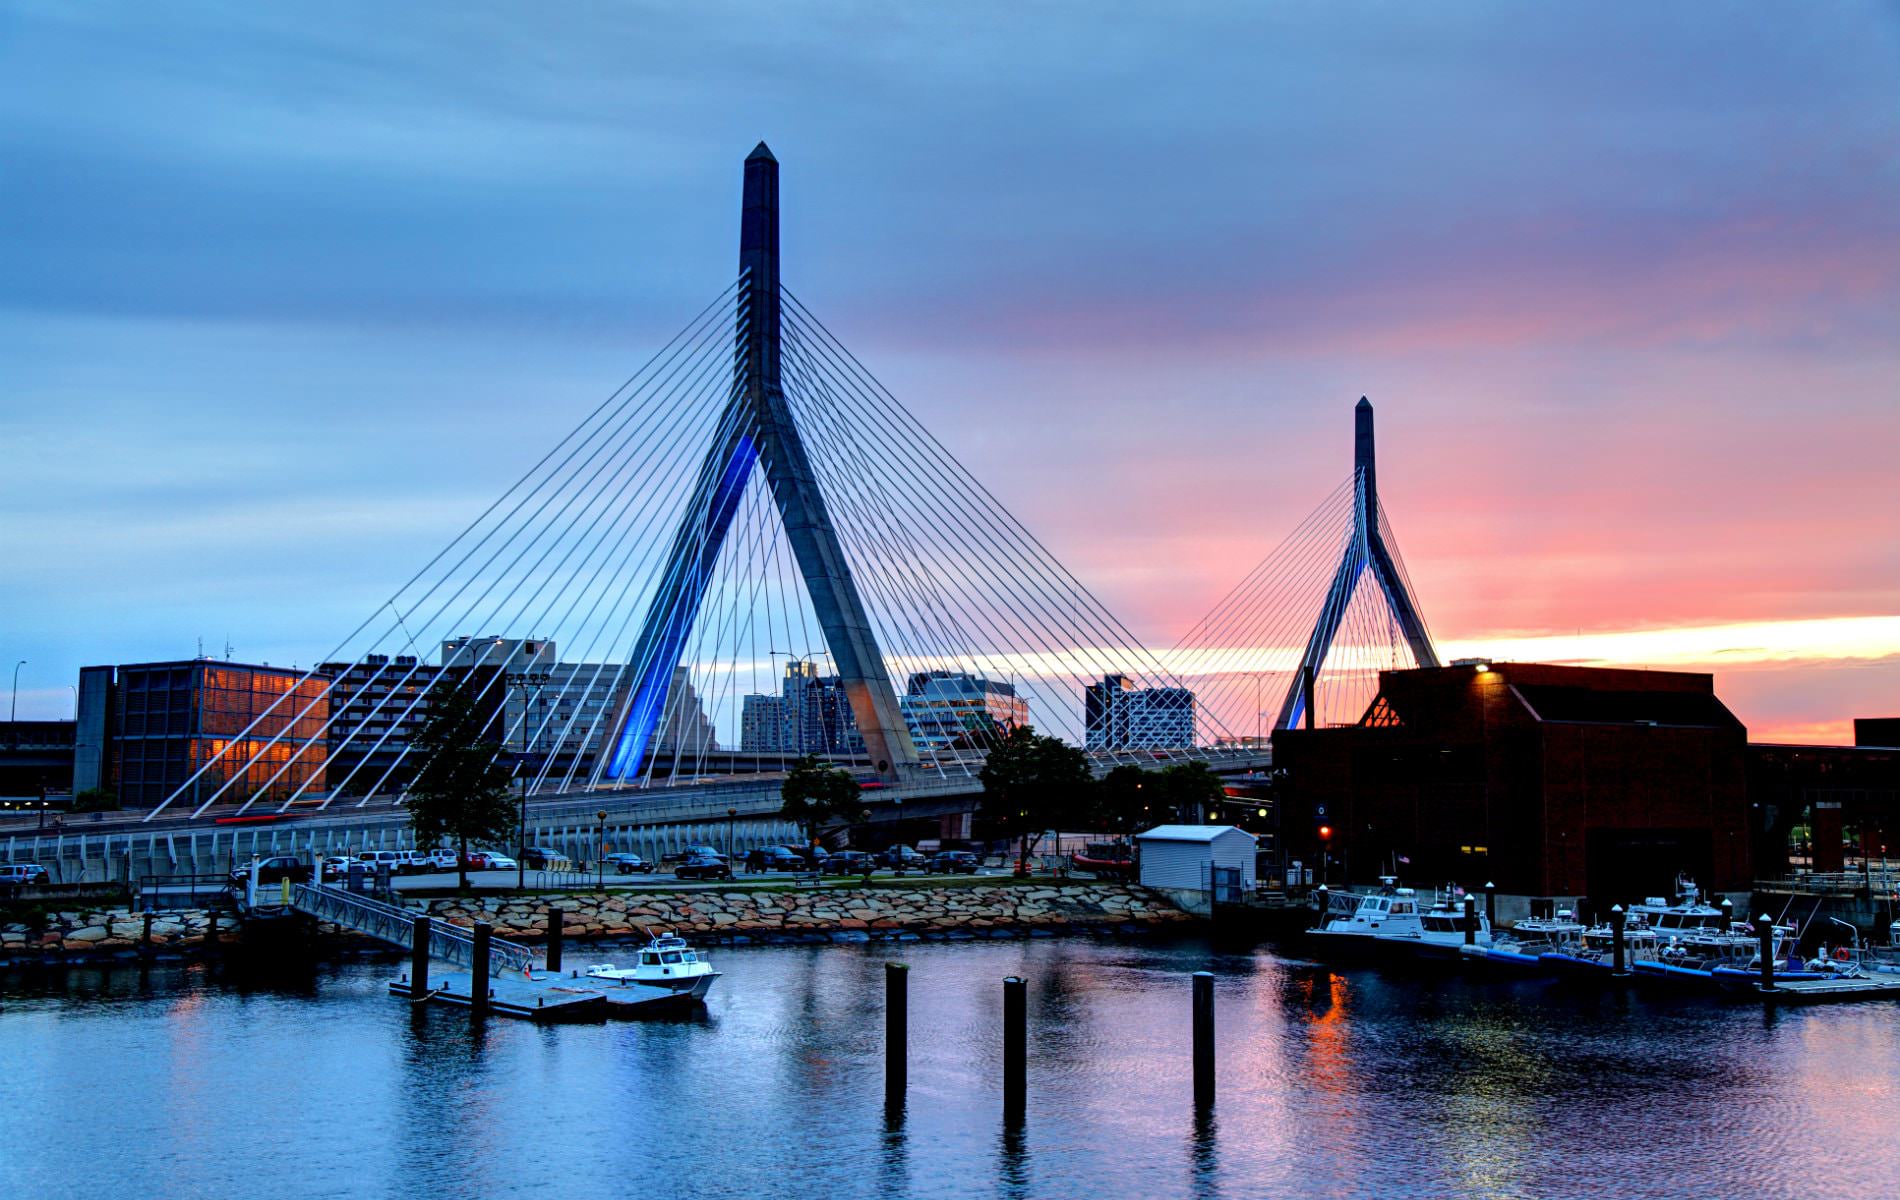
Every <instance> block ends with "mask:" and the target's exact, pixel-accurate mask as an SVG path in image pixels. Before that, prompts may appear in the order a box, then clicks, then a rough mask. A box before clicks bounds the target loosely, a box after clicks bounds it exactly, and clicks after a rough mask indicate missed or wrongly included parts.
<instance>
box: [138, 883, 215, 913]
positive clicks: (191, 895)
mask: <svg viewBox="0 0 1900 1200" xmlns="http://www.w3.org/2000/svg"><path fill="white" fill-rule="evenodd" d="M230 899H231V877H230V876H229V875H141V876H139V886H138V894H137V900H138V907H139V910H140V911H141V912H164V911H167V910H175V909H188V908H204V907H205V906H206V904H207V903H209V904H218V905H222V904H226V903H229V902H230Z"/></svg>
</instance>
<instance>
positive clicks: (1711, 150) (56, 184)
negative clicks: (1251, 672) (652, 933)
mask: <svg viewBox="0 0 1900 1200" xmlns="http://www.w3.org/2000/svg"><path fill="white" fill-rule="evenodd" d="M1263 7H1264V6H1251V5H1248V6H1243V5H1232V6H1216V5H1205V4H1193V5H1174V6H1154V5H1126V6H1122V5H1116V4H1104V3H1089V4H1081V3H1077V4H1042V5H1034V6H1024V5H1007V6H1005V5H995V6H991V5H957V6H940V11H939V10H938V9H933V10H932V11H930V12H925V11H923V10H922V8H921V7H915V6H886V5H871V4H864V5H852V4H847V5H836V6H832V7H830V8H828V9H823V8H821V9H818V10H812V11H817V12H820V13H822V14H824V15H820V16H814V15H812V11H806V12H804V13H802V14H801V15H797V16H793V15H791V14H790V13H789V12H788V11H786V10H784V9H781V8H778V7H776V6H763V5H762V6H744V7H741V6H733V5H723V4H708V5H659V4H655V5H638V4H618V5H616V4H594V5H579V6H556V7H530V6H516V5H500V4H484V3H479V2H477V3H459V4H434V3H416V4H404V5H387V4H382V5H370V4H362V5H351V4H341V5H326V6H322V7H321V8H318V7H317V6H302V5H289V4H278V5H263V6H258V5H244V4H235V3H233V4H229V5H216V4H181V5H165V6H152V5H136V4H111V3H99V4H71V3H43V4H36V3H32V2H27V3H15V4H12V5H9V6H8V7H7V11H6V13H5V14H0V77H4V78H5V79H6V80H7V86H5V87H4V88H0V154H3V156H4V157H3V159H0V161H4V163H5V167H4V169H0V219H3V222H4V224H3V226H0V227H4V229H5V234H4V235H3V236H4V238H5V244H6V253H5V257H4V260H0V444H4V445H5V446H6V448H7V452H6V456H5V463H6V469H5V470H4V471H3V472H0V614H4V619H3V620H0V657H3V658H4V659H5V660H6V661H5V662H4V664H0V669H3V670H7V671H9V672H10V670H11V667H12V663H13V661H14V660H18V659H25V660H27V665H26V666H25V667H23V668H22V669H21V674H20V694H19V709H20V715H21V716H23V717H24V716H64V715H67V713H69V712H70V708H71V703H72V700H71V693H70V692H69V691H68V685H69V684H71V683H73V682H75V681H76V675H77V670H78V668H79V667H80V666H81V665H82V664H87V663H95V662H129V661H140V660H147V659H156V658H174V657H189V656H190V655H191V654H193V653H194V652H195V651H196V649H197V646H198V639H199V638H201V637H202V638H203V642H204V646H205V647H206V649H207V650H216V651H218V652H222V649H223V646H224V644H225V642H226V641H227V639H228V640H229V642H230V643H231V645H232V646H233V648H234V652H235V656H236V657H238V658H240V659H244V660H248V661H258V660H267V661H271V662H277V663H289V662H300V663H302V664H304V665H308V664H309V663H310V662H311V660H312V658H313V656H315V655H317V654H319V653H321V652H322V651H323V650H324V649H325V648H326V647H327V646H328V645H329V644H330V642H332V641H333V640H334V638H335V634H336V632H337V631H340V630H342V629H346V628H348V627H349V626H350V625H352V624H354V623H355V622H356V621H357V620H358V619H359V618H360V617H361V616H362V615H363V613H364V612H365V611H366V610H368V609H369V608H371V607H372V606H374V605H375V604H376V603H378V602H379V601H380V600H382V599H383V597H384V596H386V595H387V594H388V592H389V591H390V590H391V588H392V587H393V585H394V584H395V583H396V582H399V580H400V578H401V577H403V576H405V575H407V574H408V572H409V571H410V570H411V569H413V567H414V566H415V565H416V564H418V563H419V562H420V561H422V560H423V559H426V558H427V557H428V556H429V555H430V554H431V553H433V552H434V551H435V550H436V549H437V548H438V547H439V546H440V545H441V544H442V543H443V542H445V541H446V540H447V539H448V538H449V536H451V535H452V534H453V533H454V532H455V531H456V530H457V529H459V528H460V527H461V526H462V525H463V524H464V523H465V522H466V521H467V520H468V518H469V517H471V516H472V515H473V514H474V513H475V512H476V511H477V510H479V509H480V508H481V507H482V506H483V505H484V504H486V503H487V502H488V500H490V499H491V498H492V497H493V496H494V495H495V494H496V493H498V492H499V491H500V490H501V489H502V488H503V487H504V486H506V484H507V483H508V482H509V481H511V480H512V479H513V478H514V477H516V476H517V475H519V474H520V473H521V472H522V470H524V469H525V468H526V467H527V466H528V465H529V464H530V463H531V462H533V461H534V460H535V459H536V458H537V457H538V456H539V455H540V454H541V453H542V451H543V450H544V449H546V447H547V446H548V445H550V444H552V443H553V442H554V440H555V439H556V438H558V437H559V436H560V435H561V434H562V433H563V432H565V431H566V430H567V429H568V428H569V427H571V426H572V425H573V424H574V423H575V422H576V421H577V420H579V419H580V417H581V416H582V414H583V413H585V412H586V411H587V410H588V409H590V408H591V407H592V406H593V405H594V404H595V403H597V402H598V401H599V400H600V399H601V398H602V397H603V396H605V395H606V394H607V393H608V392H609V391H611V390H612V388H613V387H614V386H615V385H616V384H618V383H619V382H620V381H621V380H622V379H623V378H625V377H626V376H627V374H628V373H629V371H630V370H631V369H632V367H634V366H635V365H637V364H638V363H639V362H640V361H642V360H643V359H645V358H646V356H647V355H648V354H650V353H651V352H652V351H653V350H654V349H655V348H656V347H657V346H658V345H659V343H660V342H662V341H664V339H665V338H666V337H668V336H670V335H671V333H672V332H673V331H674V330H675V329H677V328H678V327H679V326H681V325H682V324H683V323H684V322H685V321H686V320H687V319H688V318H690V317H691V316H692V314H694V313H695V312H697V311H699V309H700V308H701V307H702V306H703V305H704V304H705V303H706V302H707V301H708V300H710V299H711V298H712V297H713V296H714V295H715V294H717V293H718V292H719V290H720V289H721V288H723V287H724V286H725V285H726V284H727V283H728V282H729V281H730V280H731V278H732V275H733V268H734V260H735V255H736V241H737V202H738V184H739V165H740V161H741V159H742V158H743V157H744V155H745V154H746V152H747V151H749V150H750V149H751V148H752V146H753V144H754V143H755V142H757V141H758V140H760V139H761V138H763V139H765V140H767V141H768V142H770V144H771V146H772V148H773V149H774V151H776V153H777V154H778V157H779V158H780V160H781V162H782V163H783V203H784V246H785V275H786V281H787V283H788V285H789V286H790V287H791V288H792V289H793V290H795V291H796V292H797V293H798V295H799V296H800V297H801V298H802V299H803V300H804V301H805V302H806V303H808V304H809V305H811V306H812V308H813V309H815V310H817V311H818V312H820V313H822V314H824V316H825V319H826V320H827V322H828V323H829V325H830V327H831V329H832V330H833V331H835V332H836V333H837V334H838V335H839V336H840V337H841V338H842V339H843V340H844V341H845V342H847V343H848V344H849V345H850V346H851V347H852V348H853V349H854V350H855V352H856V353H857V355H858V357H859V358H860V359H862V360H863V361H864V362H865V363H866V364H867V365H868V366H870V367H871V368H872V369H873V370H875V371H876V372H877V373H878V374H879V376H880V377H881V378H882V379H883V380H884V382H885V383H886V384H888V385H889V386H890V388H891V389H892V390H893V391H894V392H895V393H896V394H897V395H898V396H900V397H902V398H903V399H904V401H905V403H906V404H908V405H909V406H910V407H911V408H912V409H913V410H914V411H915V412H917V414H918V415H919V416H920V418H921V419H922V420H923V421H924V423H925V424H926V425H928V426H929V427H930V428H931V429H932V430H933V431H934V432H935V433H936V434H937V435H938V436H939V437H940V438H941V439H942V440H943V441H944V443H946V444H947V445H948V446H949V447H951V448H952V449H953V450H954V451H955V452H956V453H957V455H958V456H959V457H960V458H961V459H962V461H963V462H964V463H965V464H966V465H967V466H968V467H969V468H970V469H971V471H972V472H973V473H974V474H975V475H976V476H977V477H979V478H980V479H982V480H983V481H985V483H986V484H987V485H988V486H989V487H990V488H991V490H992V491H994V493H995V494H996V495H997V496H998V497H999V498H1000V499H1001V500H1002V501H1003V502H1004V503H1006V504H1007V505H1008V506H1009V507H1010V508H1011V510H1012V511H1014V512H1015V514H1016V515H1017V516H1018V517H1020V518H1021V519H1022V521H1023V523H1024V524H1025V525H1027V526H1028V527H1029V528H1031V529H1033V530H1035V531H1036V532H1037V534H1038V535H1039V536H1041V537H1042V539H1043V540H1044V542H1045V543H1046V544H1047V545H1048V546H1049V547H1050V548H1051V549H1052V550H1053V551H1054V552H1055V553H1056V554H1057V555H1058V556H1060V557H1061V558H1062V559H1063V561H1064V562H1065V563H1066V564H1067V565H1068V566H1069V567H1070V569H1072V570H1073V571H1074V572H1075V573H1076V575H1078V576H1079V577H1080V578H1082V579H1083V580H1085V581H1087V582H1088V583H1089V584H1090V586H1092V587H1093V588H1094V589H1095V591H1096V592H1097V593H1098V594H1099V595H1100V596H1101V597H1102V598H1103V599H1104V600H1105V601H1106V602H1107V603H1108V604H1109V606H1110V607H1111V608H1113V609H1114V610H1115V611H1116V612H1117V613H1119V614H1120V615H1121V616H1122V618H1123V619H1124V620H1125V621H1126V622H1127V624H1128V625H1129V626H1130V627H1131V628H1132V629H1133V630H1134V631H1135V632H1136V633H1137V634H1139V635H1140V636H1141V637H1142V638H1143V640H1145V641H1146V642H1147V643H1148V644H1149V645H1151V646H1154V647H1157V648H1163V647H1167V646H1170V645H1172V644H1173V643H1174V642H1175V640H1176V639H1177V638H1178V637H1179V636H1180V635H1181V634H1182V633H1183V632H1184V631H1185V630H1186V629H1187V628H1188V627H1190V626H1191V625H1193V623H1194V622H1195V621H1196V620H1197V619H1198V618H1199V617H1200V616H1201V615H1202V613H1204V612H1205V611H1207V610H1208V609H1209V607H1210V606H1212V605H1213V604H1214V603H1215V602H1216V601H1217V600H1218V599H1219V598H1220V597H1221V596H1222V595H1223V594H1224V593H1225V592H1226V590H1227V589H1228V588H1229V587H1230V586H1232V585H1233V584H1234V582H1235V581H1237V580H1238V579H1240V578H1241V577H1242V575H1244V574H1245V573H1246V572H1247V571H1248V570H1249V569H1250V568H1251V567H1252V566H1253V564H1254V563H1255V562H1256V561H1258V560H1259V559H1260V558H1261V557H1262V556H1264V555H1265V554H1266V553H1267V552H1268V551H1269V550H1270V549H1271V548H1272V547H1273V546H1274V545H1275V544H1276V543H1277V542H1279V541H1280V539H1281V538H1282V537H1283V536H1284V535H1285V534H1286V533H1287V532H1288V531H1289V530H1290V529H1292V528H1293V527H1294V526H1295V525H1296V524H1297V523H1298V522H1299V521H1300V520H1301V519H1302V518H1303V517H1304V516H1305V515H1306V514H1307V513H1308V512H1309V511H1310V510H1311V509H1312V508H1313V507H1314V506H1315V505H1316V504H1318V503H1319V502H1320V500H1321V499H1322V498H1324V497H1325V496H1326V495H1327V493H1329V492H1330V491H1331V490H1332V489H1333V488H1334V487H1335V486H1336V485H1337V484H1338V483H1339V482H1340V481H1341V480H1342V479H1343V478H1344V477H1345V476H1346V475H1347V473H1348V471H1349V470H1350V467H1351V450H1352V442H1351V433H1352V425H1351V420H1352V404H1353V402H1354V401H1356V400H1357V399H1358V397H1359V396H1361V395H1367V396H1370V397H1371V399H1372V400H1373V402H1374V404H1375V405H1376V406H1377V410H1378V420H1379V435H1380V490H1381V492H1382V494H1383V497H1384V501H1385V505H1386V507H1387V509H1388V511H1389V512H1390V513H1391V516H1392V520H1393V523H1394V525H1395V526H1396V530H1397V533H1398V537H1399V539H1400V543H1401V545H1402V547H1403V552H1404V555H1405V559H1406V562H1407V565H1408V566H1409V568H1410V573H1411V576H1412V579H1413V581H1414V583H1415V584H1416V586H1417V591H1418V594H1419V598H1420V600H1421V602H1422V604H1423V607H1424V610H1425V613H1426V615H1427V617H1428V618H1429V620H1430V623H1431V625H1432V628H1433V631H1434V632H1435V633H1436V634H1437V636H1438V637H1439V638H1440V639H1441V641H1442V642H1443V643H1444V650H1445V652H1446V654H1447V656H1450V655H1456V654H1466V653H1470V654H1480V655H1486V656H1490V657H1496V658H1500V659H1503V658H1517V659H1544V660H1556V661H1581V662H1604V663H1611V664H1616V665H1635V666H1642V665H1650V666H1656V667H1671V668H1680V669H1690V670H1712V671H1715V672H1716V674H1717V689H1718V691H1719V693H1720V694H1721V696H1722V697H1723V698H1724V699H1725V700H1726V701H1727V702H1728V704H1729V706H1730V707H1731V708H1733V709H1734V710H1735V711H1736V712H1737V714H1738V715H1739V716H1740V717H1741V718H1742V720H1743V721H1744V722H1746V724H1747V725H1748V727H1749V730H1750V735H1751V737H1753V738H1755V739H1757V740H1819V741H1846V740H1851V730H1850V728H1849V725H1850V722H1851V718H1853V717H1854V716H1857V715H1858V716H1873V715H1900V469H1897V460H1900V7H1896V6H1895V5H1893V4H1891V3H1880V4H1853V3H1839V4H1827V5H1810V6H1799V7H1792V6H1791V7H1776V8H1767V7H1759V8H1757V7H1722V8H1715V7H1708V6H1691V5H1665V6H1652V5H1639V4H1633V3H1631V4H1609V5H1592V6H1582V5H1578V6H1571V7H1569V8H1567V9H1566V10H1564V11H1562V12H1559V11H1556V10H1555V9H1554V8H1551V7H1548V6H1524V5H1516V4H1495V5H1486V4H1476V3H1474V4H1463V5H1457V6H1435V5H1434V6H1424V5H1419V6H1413V5H1385V4H1347V5H1338V4H1330V3H1329V4H1311V5H1304V4H1281V5H1274V6H1271V7H1270V8H1267V9H1266V10H1265V11H1256V10H1257V9H1261V8H1263ZM300 10H301V15H299V14H300Z"/></svg>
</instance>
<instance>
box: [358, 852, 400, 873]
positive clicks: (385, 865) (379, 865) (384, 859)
mask: <svg viewBox="0 0 1900 1200" xmlns="http://www.w3.org/2000/svg"><path fill="white" fill-rule="evenodd" d="M356 857H357V859H358V861H360V862H366V863H368V864H369V867H370V870H372V871H385V870H386V871H388V872H389V873H390V874H392V875H394V874H397V873H398V868H397V865H396V864H398V863H400V862H401V861H402V851H400V850H365V851H363V852H362V853H361V854H358V855H357V856H356Z"/></svg>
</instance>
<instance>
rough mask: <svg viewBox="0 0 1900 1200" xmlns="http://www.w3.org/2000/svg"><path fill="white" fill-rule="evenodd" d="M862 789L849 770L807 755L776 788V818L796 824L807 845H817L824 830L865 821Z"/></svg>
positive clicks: (795, 764)
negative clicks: (777, 808)
mask: <svg viewBox="0 0 1900 1200" xmlns="http://www.w3.org/2000/svg"><path fill="white" fill-rule="evenodd" d="M861 790H862V789H860V788H859V787H858V781H857V780H855V779H853V778H851V773H850V772H849V771H846V770H844V769H842V768H840V767H833V766H827V765H825V764H824V763H821V762H819V761H818V760H817V759H816V758H814V757H813V756H811V755H809V754H807V755H805V756H804V757H803V758H801V759H799V760H798V761H797V762H795V763H793V764H792V769H791V770H790V771H789V772H787V773H786V776H785V782H784V784H783V785H782V786H780V788H779V797H780V799H781V800H782V801H783V803H782V804H781V806H780V808H779V815H780V816H782V817H784V818H785V819H786V820H788V821H796V822H797V823H798V826H799V828H800V829H803V830H804V831H805V844H806V845H808V846H812V845H816V844H817V843H818V839H819V837H820V836H821V835H822V834H823V833H824V831H825V830H826V829H828V828H831V827H832V826H836V825H850V824H852V823H854V822H857V821H862V820H864V818H865V811H864V804H863V803H862V802H861V801H860V799H859V793H860V791H861Z"/></svg>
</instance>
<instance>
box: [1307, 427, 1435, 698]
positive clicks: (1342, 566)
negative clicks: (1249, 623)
mask: <svg viewBox="0 0 1900 1200" xmlns="http://www.w3.org/2000/svg"><path fill="white" fill-rule="evenodd" d="M1352 458H1353V500H1352V534H1351V537H1350V538H1349V540H1348V541H1347V543H1346V550H1345V553H1344V554H1343V555H1342V556H1341V557H1340V560H1339V566H1338V567H1337V568H1336V569H1335V570H1334V572H1333V580H1332V583H1331V584H1330V585H1329V586H1328V587H1327V589H1326V600H1325V602H1324V603H1323V604H1321V605H1320V611H1319V619H1318V620H1317V621H1315V622H1314V624H1313V632H1312V634H1311V636H1309V637H1308V638H1307V639H1306V652H1305V653H1303V654H1302V655H1300V668H1299V670H1298V671H1297V672H1296V673H1295V674H1294V676H1293V682H1292V683H1291V684H1290V685H1289V686H1288V688H1287V693H1286V699H1285V701H1283V702H1282V703H1281V705H1280V715H1279V717H1278V718H1277V719H1276V720H1275V721H1274V722H1273V727H1274V728H1275V729H1291V728H1293V727H1294V726H1295V725H1298V724H1299V723H1300V718H1301V717H1302V716H1303V715H1305V714H1307V713H1308V712H1310V711H1311V708H1312V704H1313V697H1312V694H1311V693H1312V687H1313V680H1314V679H1316V678H1318V676H1319V670H1320V667H1321V666H1323V665H1324V664H1325V662H1326V655H1327V652H1328V651H1330V650H1331V649H1332V646H1333V638H1334V636H1335V635H1336V634H1338V632H1339V623H1340V622H1341V621H1342V620H1344V619H1345V616H1346V606H1347V605H1348V604H1350V603H1352V594H1353V591H1354V590H1355V589H1356V588H1357V587H1358V586H1359V578H1360V576H1362V575H1364V574H1365V573H1366V571H1368V570H1370V571H1371V572H1372V578H1373V580H1374V581H1375V582H1376V583H1377V584H1378V586H1379V591H1380V593H1381V594H1382V595H1383V596H1384V597H1385V602H1386V606H1387V607H1388V608H1389V609H1390V610H1391V612H1392V617H1393V619H1394V620H1395V621H1397V622H1398V626H1399V632H1400V634H1401V635H1403V636H1404V638H1405V641H1406V644H1407V645H1408V646H1410V647H1411V650H1412V658H1413V661H1415V662H1416V663H1418V665H1419V666H1421V667H1435V666H1437V665H1438V652H1437V651H1436V650H1434V649H1433V648H1432V639H1431V635H1430V634H1429V633H1427V632H1426V630H1425V621H1424V619H1423V618H1422V617H1420V616H1419V614H1418V603H1417V601H1416V600H1414V599H1413V597H1412V592H1411V589H1410V588H1408V587H1407V586H1406V585H1405V577H1404V576H1403V575H1401V574H1400V573H1399V569H1398V563H1397V561H1396V560H1395V558H1394V557H1393V554H1392V552H1391V550H1390V549H1389V548H1388V547H1387V546H1386V544H1385V533H1384V526H1383V523H1382V522H1381V521H1380V520H1379V483H1378V469H1377V458H1376V455H1375V454H1374V451H1373V441H1372V402H1371V401H1370V400H1367V399H1366V398H1365V397H1364V396H1361V397H1359V403H1358V404H1357V405H1355V406H1354V407H1353V446H1352Z"/></svg>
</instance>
